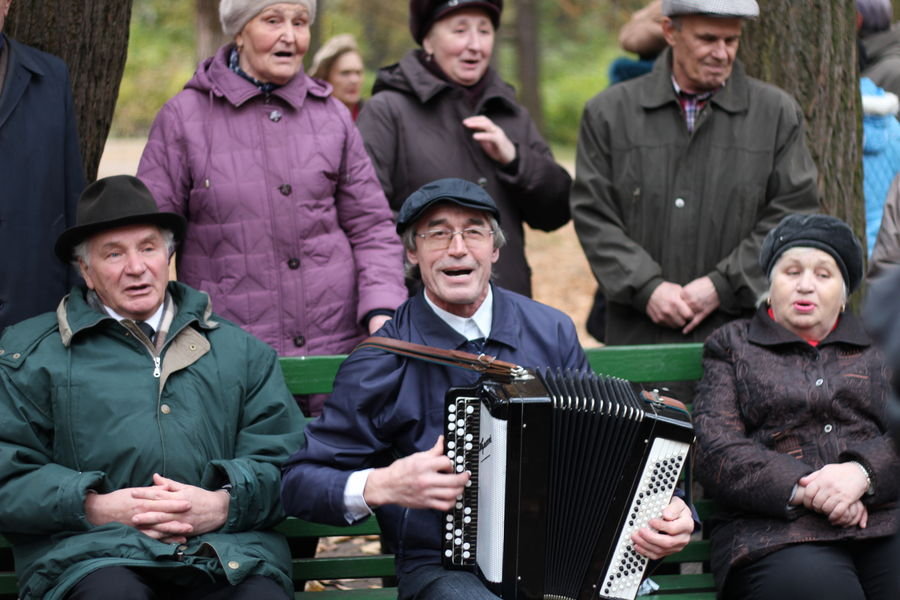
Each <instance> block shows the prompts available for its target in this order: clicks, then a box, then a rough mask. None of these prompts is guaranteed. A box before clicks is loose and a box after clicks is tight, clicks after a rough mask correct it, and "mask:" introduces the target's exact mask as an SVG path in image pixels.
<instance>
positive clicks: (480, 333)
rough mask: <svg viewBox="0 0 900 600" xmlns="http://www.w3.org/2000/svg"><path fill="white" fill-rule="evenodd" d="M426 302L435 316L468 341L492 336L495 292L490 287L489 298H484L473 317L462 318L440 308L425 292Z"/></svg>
mask: <svg viewBox="0 0 900 600" xmlns="http://www.w3.org/2000/svg"><path fill="white" fill-rule="evenodd" d="M425 302H427V303H428V306H430V307H431V310H433V311H434V314H436V315H437V316H438V317H440V319H441V320H442V321H443V322H444V323H446V324H447V325H449V326H450V328H451V329H453V331H455V332H457V333H458V334H460V335H461V336H463V337H464V338H466V339H467V340H477V339H478V338H487V337H488V336H489V335H490V334H491V325H492V324H493V320H494V290H493V289H492V288H491V286H488V293H487V296H485V297H484V300H483V301H482V302H481V306H479V307H478V310H476V311H475V314H474V315H472V316H471V317H460V316H459V315H454V314H453V313H450V312H447V311H446V310H444V309H443V308H440V307H439V306H437V305H436V304H435V303H434V302H432V301H431V298H429V297H428V292H425Z"/></svg>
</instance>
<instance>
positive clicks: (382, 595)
mask: <svg viewBox="0 0 900 600" xmlns="http://www.w3.org/2000/svg"><path fill="white" fill-rule="evenodd" d="M701 350H702V347H701V345H700V344H679V345H660V346H617V347H606V348H597V349H590V350H588V351H587V353H588V358H589V360H590V363H591V366H592V367H593V368H594V370H595V371H597V372H600V373H605V374H608V375H613V376H617V377H622V378H623V379H628V380H630V381H637V382H646V381H688V380H696V379H699V378H700V376H701V374H702V369H701V364H700V356H701ZM344 358H345V357H343V356H321V357H310V358H283V359H281V366H282V369H283V371H284V375H285V379H286V380H287V383H288V387H289V388H290V390H291V391H292V392H293V393H295V394H313V393H327V392H330V391H331V389H332V382H333V381H334V376H335V374H336V373H337V370H338V367H339V366H340V363H341V362H342V361H343V359H344ZM695 505H696V506H697V510H698V512H699V513H700V518H701V519H706V518H707V516H708V514H709V512H710V511H711V510H712V505H711V503H710V502H708V501H703V500H700V501H695ZM278 529H279V530H280V531H281V532H282V533H283V534H284V535H285V536H286V537H287V538H288V540H289V542H291V543H292V546H293V545H296V544H297V543H298V542H302V541H304V540H306V539H311V538H322V537H330V536H341V537H346V536H373V535H377V534H378V533H379V530H378V524H377V522H376V521H375V519H369V520H368V521H366V522H365V523H362V524H359V525H355V526H352V527H333V526H328V525H321V524H318V523H310V522H307V521H303V520H301V519H294V518H290V519H287V520H286V521H284V522H283V523H282V524H281V525H279V527H278ZM708 559H709V544H708V542H707V541H705V540H696V541H692V542H691V543H690V544H689V545H688V547H687V548H685V549H684V550H683V551H682V552H680V553H678V554H676V555H674V556H670V557H668V558H667V559H666V560H665V561H664V563H663V565H662V566H661V567H660V568H659V570H658V571H657V572H656V573H655V574H654V575H653V580H654V581H655V582H656V583H658V584H659V585H660V590H659V592H657V595H658V596H659V597H660V598H665V599H666V600H714V598H715V593H714V591H713V581H712V575H710V574H709V567H708ZM393 574H394V559H393V556H390V555H370V554H363V553H359V554H358V555H352V556H340V557H323V556H319V557H316V558H295V559H294V561H293V578H294V580H295V581H297V582H301V581H304V580H354V579H356V580H360V579H373V578H375V579H377V578H381V577H388V576H391V575H393ZM15 597H16V580H15V574H14V572H13V565H12V557H11V552H10V548H9V545H8V543H7V542H6V540H5V539H3V538H2V537H0V600H9V599H12V598H15ZM396 597H397V593H396V589H393V588H374V589H352V590H326V591H322V592H303V591H298V592H297V593H296V598H297V599H307V600H315V599H316V598H320V600H327V599H329V598H331V599H333V600H395V599H396Z"/></svg>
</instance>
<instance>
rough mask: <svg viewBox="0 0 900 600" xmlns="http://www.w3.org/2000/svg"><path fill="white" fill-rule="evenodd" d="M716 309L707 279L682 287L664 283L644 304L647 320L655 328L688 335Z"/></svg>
mask: <svg viewBox="0 0 900 600" xmlns="http://www.w3.org/2000/svg"><path fill="white" fill-rule="evenodd" d="M717 308H719V294H718V292H716V287H715V285H713V282H712V279H710V278H709V277H700V278H698V279H695V280H693V281H692V282H690V283H688V284H685V285H684V286H681V285H678V284H677V283H672V282H671V281H664V282H662V283H661V284H659V285H658V286H657V287H656V289H655V290H653V293H652V294H650V299H649V300H648V301H647V308H646V312H647V316H649V317H650V319H651V320H652V321H653V322H654V323H656V324H657V325H664V326H666V327H671V328H672V329H679V328H681V333H683V334H684V335H687V334H689V333H690V332H691V331H693V330H694V329H696V327H697V326H698V325H700V323H702V322H703V320H704V319H705V318H706V317H708V316H709V315H710V314H712V312H713V311H714V310H716V309H717Z"/></svg>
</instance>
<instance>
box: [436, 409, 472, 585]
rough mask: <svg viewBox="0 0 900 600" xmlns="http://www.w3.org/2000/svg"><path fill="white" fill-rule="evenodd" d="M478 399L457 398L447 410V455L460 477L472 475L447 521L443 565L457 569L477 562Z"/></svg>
mask: <svg viewBox="0 0 900 600" xmlns="http://www.w3.org/2000/svg"><path fill="white" fill-rule="evenodd" d="M479 406H480V401H479V400H478V399H477V398H456V399H455V401H453V402H450V403H448V404H447V406H446V410H447V412H446V415H445V421H444V447H445V454H446V456H447V458H449V459H450V460H451V461H452V463H453V470H454V471H455V472H457V473H463V472H465V471H469V472H470V473H471V477H470V478H469V481H468V482H466V490H464V491H463V493H462V494H461V495H459V496H457V498H456V500H457V501H456V503H455V505H454V507H453V508H452V509H451V510H450V511H449V512H448V513H447V515H446V521H445V531H444V541H443V554H444V564H445V565H450V566H454V567H463V566H468V565H473V564H474V562H475V553H474V541H475V539H476V537H477V529H476V527H477V518H476V515H477V511H476V510H474V509H473V506H474V505H476V503H477V498H474V497H472V496H473V492H474V491H476V490H475V489H473V488H472V484H473V482H476V481H477V477H478V449H477V448H476V445H475V443H474V440H475V436H474V435H473V434H472V433H471V432H472V431H475V432H478V415H479V412H478V407H479Z"/></svg>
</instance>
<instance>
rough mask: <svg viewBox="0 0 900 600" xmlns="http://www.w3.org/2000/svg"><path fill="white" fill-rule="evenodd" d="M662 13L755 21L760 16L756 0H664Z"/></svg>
mask: <svg viewBox="0 0 900 600" xmlns="http://www.w3.org/2000/svg"><path fill="white" fill-rule="evenodd" d="M662 12H663V14H664V15H665V16H667V17H677V16H678V15H710V16H713V17H738V18H741V19H755V18H756V17H758V16H759V5H758V4H757V3H756V0H663V3H662Z"/></svg>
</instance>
